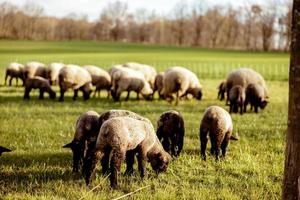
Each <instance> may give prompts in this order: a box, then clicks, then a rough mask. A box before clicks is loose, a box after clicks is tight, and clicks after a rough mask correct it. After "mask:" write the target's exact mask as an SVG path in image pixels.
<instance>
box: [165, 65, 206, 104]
mask: <svg viewBox="0 0 300 200" xmlns="http://www.w3.org/2000/svg"><path fill="white" fill-rule="evenodd" d="M162 93H163V95H164V97H165V99H169V100H172V99H173V96H172V94H173V93H177V95H176V96H177V98H176V105H177V103H178V99H179V98H181V97H184V96H187V95H188V94H192V95H193V97H195V98H196V99H198V100H200V99H201V97H202V86H201V84H200V82H199V80H198V78H197V76H196V74H194V73H193V72H191V71H190V70H188V69H186V68H183V67H172V68H170V69H168V70H167V71H166V72H165V74H164V78H163V90H162Z"/></svg>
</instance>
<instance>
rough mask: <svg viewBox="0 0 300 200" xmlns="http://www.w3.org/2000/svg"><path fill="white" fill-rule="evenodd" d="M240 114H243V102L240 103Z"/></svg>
mask: <svg viewBox="0 0 300 200" xmlns="http://www.w3.org/2000/svg"><path fill="white" fill-rule="evenodd" d="M240 114H241V115H242V114H243V104H242V103H241V104H240Z"/></svg>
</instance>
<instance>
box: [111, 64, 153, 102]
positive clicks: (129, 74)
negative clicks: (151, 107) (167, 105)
mask: <svg viewBox="0 0 300 200" xmlns="http://www.w3.org/2000/svg"><path fill="white" fill-rule="evenodd" d="M112 80H113V82H112V89H111V94H112V97H113V98H114V100H115V101H118V100H119V99H120V96H121V93H122V92H123V91H127V92H128V93H127V97H126V99H125V100H126V101H127V100H128V99H129V94H130V91H135V92H136V93H137V99H139V94H140V93H141V94H142V96H143V97H144V98H145V99H146V100H150V99H151V98H152V94H153V91H152V89H151V87H150V85H149V83H148V82H147V81H146V80H145V78H144V75H143V74H141V73H139V72H138V71H135V70H132V69H130V68H125V67H124V68H120V69H119V70H116V71H115V72H114V73H113V76H112Z"/></svg>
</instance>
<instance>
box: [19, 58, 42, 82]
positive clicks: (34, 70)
mask: <svg viewBox="0 0 300 200" xmlns="http://www.w3.org/2000/svg"><path fill="white" fill-rule="evenodd" d="M23 74H24V75H23V76H24V80H26V79H27V78H32V77H34V76H40V77H43V78H48V68H47V67H46V65H45V64H43V63H40V62H34V61H32V62H28V63H26V64H25V67H24V71H23Z"/></svg>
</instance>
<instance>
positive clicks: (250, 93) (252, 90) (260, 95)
mask: <svg viewBox="0 0 300 200" xmlns="http://www.w3.org/2000/svg"><path fill="white" fill-rule="evenodd" d="M267 98H268V96H267V92H266V90H265V88H264V87H263V86H261V85H259V84H252V83H251V84H249V85H248V86H247V88H246V100H245V104H244V112H246V109H247V105H248V103H250V105H251V110H252V107H254V112H256V113H257V112H258V108H261V109H264V108H265V107H266V106H267V104H268V101H267Z"/></svg>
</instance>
